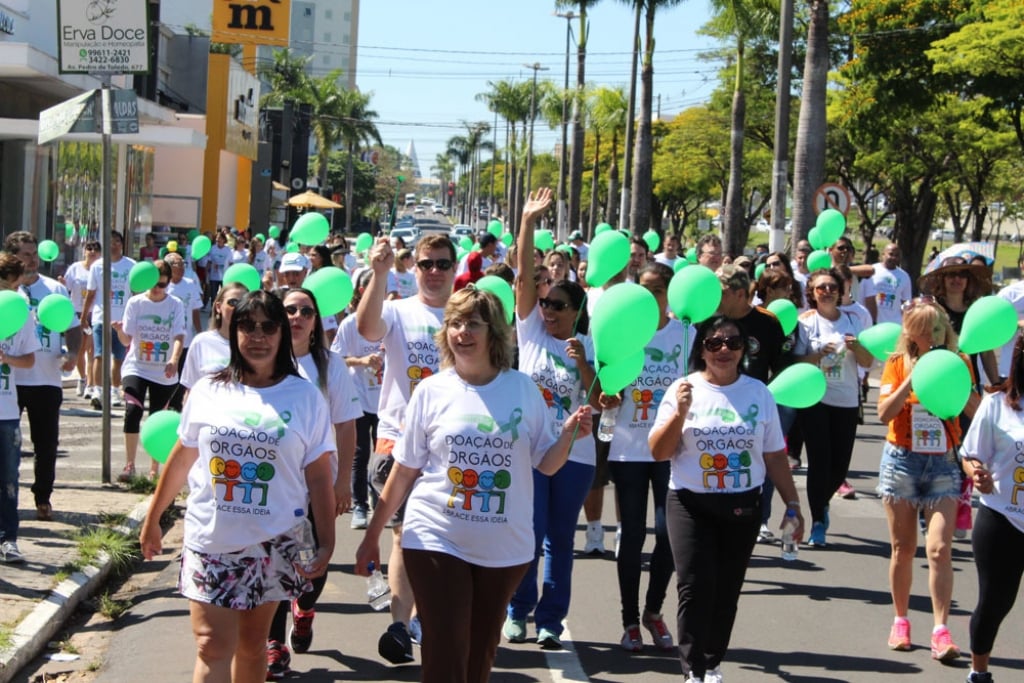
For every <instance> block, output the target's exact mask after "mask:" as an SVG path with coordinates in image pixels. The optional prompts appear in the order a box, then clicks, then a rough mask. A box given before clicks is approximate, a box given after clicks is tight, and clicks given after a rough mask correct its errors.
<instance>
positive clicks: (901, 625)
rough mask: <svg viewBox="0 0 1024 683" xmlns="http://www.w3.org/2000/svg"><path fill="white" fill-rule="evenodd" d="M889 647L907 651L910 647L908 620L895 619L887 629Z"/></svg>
mask: <svg viewBox="0 0 1024 683" xmlns="http://www.w3.org/2000/svg"><path fill="white" fill-rule="evenodd" d="M889 649H890V650H902V651H904V652H905V651H907V650H909V649H910V621H909V620H908V619H897V620H896V621H894V622H893V624H892V628H891V629H890V630H889Z"/></svg>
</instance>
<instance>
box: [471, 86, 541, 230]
mask: <svg viewBox="0 0 1024 683" xmlns="http://www.w3.org/2000/svg"><path fill="white" fill-rule="evenodd" d="M487 85H488V86H490V88H491V89H490V91H488V92H484V93H480V94H478V95H477V96H476V98H477V100H479V101H483V102H486V103H487V107H488V109H490V110H491V111H493V112H495V113H497V114H498V116H500V117H501V118H503V119H504V120H505V122H506V131H507V135H506V145H505V149H506V154H505V157H506V163H507V164H508V170H507V171H506V173H505V179H506V182H505V185H506V187H505V206H506V207H508V215H509V220H510V222H513V221H515V220H516V216H518V213H519V206H520V205H519V204H518V203H517V202H516V201H515V198H516V197H518V196H520V195H521V191H520V190H518V189H517V188H516V187H515V179H516V177H517V175H518V174H517V172H516V162H517V156H516V149H517V131H516V125H517V124H518V123H519V122H523V123H524V124H525V123H526V121H527V120H528V119H529V117H530V91H531V87H532V85H531V83H530V82H529V81H521V82H519V83H515V82H512V81H488V82H487Z"/></svg>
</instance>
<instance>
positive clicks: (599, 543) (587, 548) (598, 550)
mask: <svg viewBox="0 0 1024 683" xmlns="http://www.w3.org/2000/svg"><path fill="white" fill-rule="evenodd" d="M583 554H584V555H604V527H602V526H601V525H600V524H591V523H590V522H588V523H587V542H586V545H584V546H583Z"/></svg>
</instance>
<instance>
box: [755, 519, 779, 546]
mask: <svg viewBox="0 0 1024 683" xmlns="http://www.w3.org/2000/svg"><path fill="white" fill-rule="evenodd" d="M757 542H758V543H769V544H770V543H775V534H773V533H772V530H771V529H769V528H768V525H767V524H762V525H761V530H760V531H758V532H757Z"/></svg>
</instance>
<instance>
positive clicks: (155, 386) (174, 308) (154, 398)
mask: <svg viewBox="0 0 1024 683" xmlns="http://www.w3.org/2000/svg"><path fill="white" fill-rule="evenodd" d="M154 265H155V266H156V267H157V270H158V271H160V277H159V279H158V280H157V283H156V284H155V285H153V287H152V288H150V289H149V290H148V291H145V292H143V293H142V294H136V295H135V296H133V297H132V298H130V299H128V303H127V304H125V307H124V317H123V318H122V319H121V321H120V322H118V321H115V322H114V323H113V324H112V325H111V327H113V328H114V331H116V332H117V336H118V338H119V339H120V340H121V343H122V344H124V345H125V346H126V347H128V352H127V353H126V355H125V358H124V364H123V365H122V366H121V387H122V389H123V390H124V395H125V408H124V456H125V466H124V469H122V470H121V474H120V475H118V477H117V479H118V481H124V482H126V481H130V480H131V478H132V477H133V476H135V454H136V452H137V451H138V449H139V425H140V424H141V423H142V413H143V411H144V409H145V408H144V406H145V405H146V394H147V393H148V394H149V414H150V415H152V414H153V413H155V412H157V411H158V410H165V409H166V408H167V407H168V405H169V404H170V402H171V397H172V396H173V394H174V390H175V389H176V388H177V386H178V358H180V357H181V352H182V349H183V348H184V344H185V325H186V324H187V322H186V320H185V306H184V305H183V304H182V303H181V299H178V298H176V297H173V296H169V295H168V294H167V285H168V284H169V283H170V281H171V267H170V266H169V265H167V264H166V263H164V262H163V261H161V260H157V261H155V262H154ZM159 469H160V463H158V462H157V461H156V460H152V462H151V463H150V466H149V476H150V478H151V479H152V478H155V477H156V475H157V472H158V471H159Z"/></svg>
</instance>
